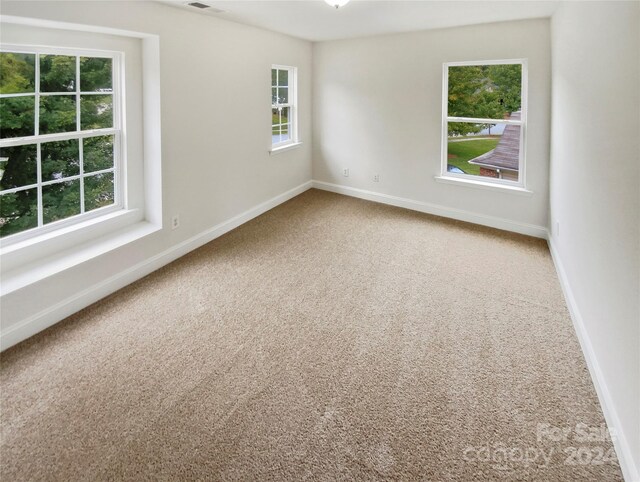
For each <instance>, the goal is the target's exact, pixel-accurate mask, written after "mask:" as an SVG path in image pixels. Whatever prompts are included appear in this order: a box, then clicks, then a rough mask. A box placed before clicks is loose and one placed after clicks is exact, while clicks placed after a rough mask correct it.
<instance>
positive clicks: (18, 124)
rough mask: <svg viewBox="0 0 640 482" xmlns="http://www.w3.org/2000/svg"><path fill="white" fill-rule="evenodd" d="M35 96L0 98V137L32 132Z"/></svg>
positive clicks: (30, 134) (23, 134)
mask: <svg viewBox="0 0 640 482" xmlns="http://www.w3.org/2000/svg"><path fill="white" fill-rule="evenodd" d="M35 99H36V98H35V96H31V95H30V96H26V97H9V98H6V99H0V138H2V139H6V138H9V137H25V136H32V135H33V134H34V126H35V110H36V109H35V105H36V100H35Z"/></svg>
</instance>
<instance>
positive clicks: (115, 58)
mask: <svg viewBox="0 0 640 482" xmlns="http://www.w3.org/2000/svg"><path fill="white" fill-rule="evenodd" d="M0 52H15V53H25V54H33V55H35V71H34V76H35V79H34V80H35V89H34V92H33V94H32V93H17V94H2V96H1V97H2V98H10V97H30V96H32V95H33V97H34V99H35V105H36V116H35V118H34V124H35V125H34V135H33V136H28V137H11V138H7V139H0V147H12V146H21V145H32V144H42V143H45V142H53V141H63V140H73V139H78V140H79V142H80V141H81V140H82V139H85V138H88V137H96V136H107V135H113V138H114V145H113V156H114V159H113V168H109V169H107V170H105V172H113V175H114V203H113V204H111V205H109V206H105V207H103V208H99V209H95V210H92V211H90V212H81V213H80V214H76V215H74V216H71V217H69V218H65V219H61V220H59V221H55V222H51V223H47V224H43V222H42V205H41V202H40V200H41V198H42V197H41V196H42V195H41V193H40V192H39V194H38V226H37V227H35V228H30V229H27V230H25V231H21V232H19V233H15V234H12V235H9V236H7V237H5V238H2V239H1V240H0V249H2V250H3V251H5V250H6V248H9V247H11V246H12V245H14V244H20V245H25V241H28V240H30V239H44V238H40V237H41V236H45V237H46V235H47V234H48V233H52V232H54V231H56V230H58V229H63V228H66V227H69V226H73V225H76V224H83V223H84V222H86V221H88V220H91V219H94V218H99V217H101V216H105V215H108V214H110V213H113V212H116V211H121V210H123V209H126V205H125V199H124V193H123V186H122V183H123V180H124V175H123V170H124V166H125V165H126V162H125V159H126V146H125V145H124V139H125V137H126V131H125V123H124V121H123V114H124V109H123V102H124V94H123V90H124V53H122V52H116V51H107V50H97V49H82V48H69V47H49V46H38V45H17V44H2V45H1V46H0ZM40 55H68V56H73V57H76V58H79V57H97V58H109V59H111V61H112V64H111V65H112V83H113V85H112V91H111V92H109V95H111V96H112V106H113V112H112V127H109V128H104V129H91V130H80V125H79V123H80V102H79V101H80V96H81V95H93V93H87V92H82V90H81V86H80V82H79V80H80V78H79V76H80V72H79V63H78V62H76V72H75V74H76V80H78V82H77V85H76V89H75V91H73V92H60V93H56V92H46V93H42V92H40V62H39V59H40ZM56 94H59V95H68V96H74V97H75V100H76V122H77V123H78V124H77V125H76V130H75V131H67V132H60V133H55V134H40V133H39V116H38V115H37V113H38V112H39V107H38V105H39V99H40V97H41V96H43V95H44V96H49V95H56ZM100 94H101V93H99V92H97V93H96V95H100ZM80 151H81V152H82V142H80ZM80 157H81V158H82V154H80ZM37 166H38V178H40V169H41V160H40V148H38V149H37ZM99 173H100V172H99V171H96V172H92V173H91V174H92V175H95V174H99ZM82 177H84V172H83V170H82V162H80V173H79V174H78V175H75V176H69V177H67V178H65V179H66V180H75V179H80V178H82ZM57 182H59V181H43V180H41V179H40V180H39V181H38V180H37V181H36V183H35V184H33V185H28V186H20V187H17V188H13V189H6V190H4V191H2V193H5V194H8V193H11V192H17V191H23V190H25V189H30V188H35V189H37V190H38V191H41V190H42V187H43V186H46V185H49V184H56V183H57ZM80 203H81V206H84V196H83V183H82V182H81V183H80ZM83 211H84V210H83Z"/></svg>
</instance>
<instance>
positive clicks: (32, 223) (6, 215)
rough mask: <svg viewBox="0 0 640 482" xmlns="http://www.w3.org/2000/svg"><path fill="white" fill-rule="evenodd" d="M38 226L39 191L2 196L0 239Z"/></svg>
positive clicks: (30, 190)
mask: <svg viewBox="0 0 640 482" xmlns="http://www.w3.org/2000/svg"><path fill="white" fill-rule="evenodd" d="M37 226H38V190H37V189H35V188H33V189H25V190H24V191H18V192H14V193H10V194H2V195H0V237H2V238H4V237H5V236H10V235H11V234H16V233H19V232H21V231H25V230H27V229H31V228H35V227H37Z"/></svg>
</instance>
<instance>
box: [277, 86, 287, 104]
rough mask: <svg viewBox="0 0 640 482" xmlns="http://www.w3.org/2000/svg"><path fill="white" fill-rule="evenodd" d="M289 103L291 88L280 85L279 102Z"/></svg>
mask: <svg viewBox="0 0 640 482" xmlns="http://www.w3.org/2000/svg"><path fill="white" fill-rule="evenodd" d="M287 103H289V89H288V88H287V87H278V104H287Z"/></svg>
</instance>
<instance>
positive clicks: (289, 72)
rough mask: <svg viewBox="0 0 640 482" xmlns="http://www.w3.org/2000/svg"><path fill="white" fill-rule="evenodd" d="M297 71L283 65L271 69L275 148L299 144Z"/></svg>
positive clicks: (272, 133) (272, 130) (273, 144)
mask: <svg viewBox="0 0 640 482" xmlns="http://www.w3.org/2000/svg"><path fill="white" fill-rule="evenodd" d="M296 70H297V69H296V68H295V67H284V66H281V65H274V66H272V68H271V145H272V147H274V148H277V147H285V146H287V145H290V144H295V143H297V142H298V126H297V112H296V110H297V105H296V104H297V103H296V99H297V92H296V87H297V79H296V77H297V71H296Z"/></svg>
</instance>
